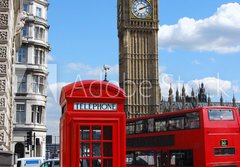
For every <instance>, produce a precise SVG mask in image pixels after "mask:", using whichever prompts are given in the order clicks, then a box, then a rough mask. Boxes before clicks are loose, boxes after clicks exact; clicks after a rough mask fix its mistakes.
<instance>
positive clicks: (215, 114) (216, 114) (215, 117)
mask: <svg viewBox="0 0 240 167" xmlns="http://www.w3.org/2000/svg"><path fill="white" fill-rule="evenodd" d="M208 118H209V120H211V121H232V120H234V116H233V111H232V110H224V109H223V110H219V109H211V110H208Z"/></svg>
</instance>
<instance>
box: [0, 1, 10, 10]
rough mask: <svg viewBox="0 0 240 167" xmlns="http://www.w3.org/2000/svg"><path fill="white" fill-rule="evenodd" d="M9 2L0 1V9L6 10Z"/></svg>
mask: <svg viewBox="0 0 240 167" xmlns="http://www.w3.org/2000/svg"><path fill="white" fill-rule="evenodd" d="M8 1H9V0H0V7H1V8H8V6H9V2H8Z"/></svg>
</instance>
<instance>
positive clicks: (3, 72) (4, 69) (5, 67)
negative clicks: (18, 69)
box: [0, 64, 7, 74]
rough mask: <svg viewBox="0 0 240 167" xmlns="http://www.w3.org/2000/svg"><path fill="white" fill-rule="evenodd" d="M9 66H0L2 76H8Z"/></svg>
mask: <svg viewBox="0 0 240 167" xmlns="http://www.w3.org/2000/svg"><path fill="white" fill-rule="evenodd" d="M6 69H7V66H6V64H0V74H6V73H7V70H6Z"/></svg>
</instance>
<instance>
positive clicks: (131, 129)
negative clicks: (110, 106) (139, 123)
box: [126, 122, 135, 135]
mask: <svg viewBox="0 0 240 167" xmlns="http://www.w3.org/2000/svg"><path fill="white" fill-rule="evenodd" d="M134 127H135V122H128V123H127V127H126V129H127V134H128V135H129V134H134V133H135V132H134Z"/></svg>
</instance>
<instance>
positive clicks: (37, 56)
mask: <svg viewBox="0 0 240 167" xmlns="http://www.w3.org/2000/svg"><path fill="white" fill-rule="evenodd" d="M34 64H38V65H43V64H45V52H44V50H41V49H35V53H34Z"/></svg>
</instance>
